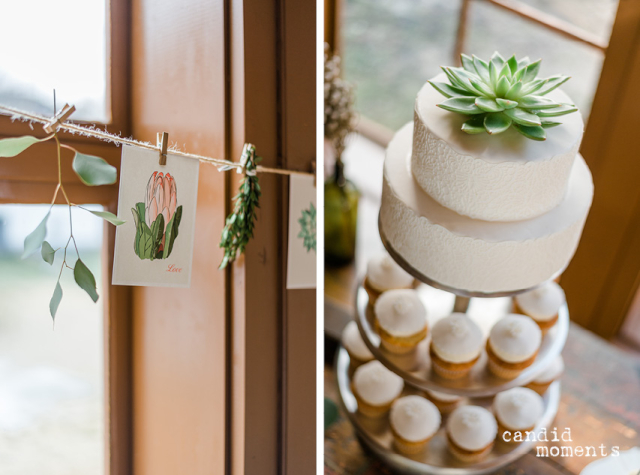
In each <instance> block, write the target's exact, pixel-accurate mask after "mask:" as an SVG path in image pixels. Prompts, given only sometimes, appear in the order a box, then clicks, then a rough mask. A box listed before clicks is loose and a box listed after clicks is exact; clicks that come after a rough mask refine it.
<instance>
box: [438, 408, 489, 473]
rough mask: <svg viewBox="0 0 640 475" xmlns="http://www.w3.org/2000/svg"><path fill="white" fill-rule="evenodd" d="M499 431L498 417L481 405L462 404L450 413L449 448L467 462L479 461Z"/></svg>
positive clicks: (486, 453)
mask: <svg viewBox="0 0 640 475" xmlns="http://www.w3.org/2000/svg"><path fill="white" fill-rule="evenodd" d="M497 433H498V424H497V423H496V418H495V417H494V416H493V414H491V412H489V411H487V410H486V409H485V408H484V407H480V406H461V407H459V408H458V409H456V410H455V411H453V412H452V413H451V414H450V415H449V419H448V420H447V439H448V441H449V450H450V451H451V453H452V454H453V455H455V456H456V457H457V458H458V459H460V460H461V461H463V462H466V463H474V462H479V461H480V460H482V459H483V458H485V457H486V456H487V455H488V454H489V452H491V449H492V448H493V444H494V442H495V439H496V435H497Z"/></svg>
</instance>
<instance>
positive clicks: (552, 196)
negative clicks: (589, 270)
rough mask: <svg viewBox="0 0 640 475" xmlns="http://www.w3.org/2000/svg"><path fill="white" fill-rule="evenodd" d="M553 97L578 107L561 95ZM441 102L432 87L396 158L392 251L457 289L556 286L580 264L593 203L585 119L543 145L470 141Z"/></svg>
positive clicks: (394, 151)
mask: <svg viewBox="0 0 640 475" xmlns="http://www.w3.org/2000/svg"><path fill="white" fill-rule="evenodd" d="M434 80H435V81H441V80H442V78H441V77H437V78H435V79H434ZM547 97H549V98H552V99H555V100H556V101H558V102H570V99H569V98H568V97H567V96H566V94H564V93H563V92H562V91H559V90H557V89H556V90H554V91H553V92H551V93H550V94H549V95H548V96H547ZM441 99H442V97H441V96H439V94H438V92H437V91H436V90H435V89H434V88H432V86H431V85H430V84H428V83H427V84H425V86H424V87H423V88H422V90H421V91H420V93H419V94H418V97H417V100H416V105H415V118H414V123H413V124H407V125H405V126H404V127H403V128H402V129H401V130H400V131H398V133H397V134H396V135H395V137H394V138H393V140H392V141H391V143H390V144H389V147H388V149H387V154H386V159H385V164H384V179H383V192H382V205H381V208H380V232H381V235H382V237H383V240H384V241H385V243H386V245H387V246H388V247H390V251H392V253H393V254H395V255H396V256H398V257H400V258H401V260H404V261H406V262H407V263H408V264H409V265H410V266H411V267H412V268H414V269H416V270H417V271H419V272H420V273H422V274H423V275H424V276H426V277H428V278H429V279H430V280H432V281H434V282H435V283H438V284H440V285H441V286H443V287H450V288H453V289H462V290H466V291H469V292H478V293H497V292H512V291H518V290H524V289H529V288H532V287H535V286H538V285H540V284H541V283H543V282H545V281H548V280H550V279H552V278H554V277H555V276H557V275H558V274H560V273H561V272H562V271H563V270H564V269H565V268H566V266H567V265H568V264H569V261H570V260H571V258H572V257H573V254H574V252H575V250H576V247H577V245H578V241H579V240H580V236H581V234H582V229H583V226H584V223H585V220H586V218H587V214H588V212H589V208H590V206H591V201H592V198H593V182H592V179H591V173H590V172H589V169H588V167H587V165H586V163H585V162H584V160H583V158H582V157H581V156H580V154H578V148H579V146H580V141H581V139H582V133H583V127H584V125H583V121H582V118H581V116H580V114H579V113H574V114H571V115H569V116H567V117H566V118H564V120H563V123H562V125H561V126H559V127H557V128H554V129H553V130H552V131H550V132H549V137H548V139H547V140H546V141H543V142H539V141H534V140H529V139H527V138H525V137H523V136H522V135H521V134H519V133H518V132H517V131H516V130H514V129H513V128H511V129H509V130H506V131H505V132H503V133H500V134H499V135H493V136H492V135H488V134H482V135H468V134H465V133H464V132H462V131H461V130H460V126H461V124H462V122H463V121H464V120H465V117H464V116H461V115H459V114H455V113H453V112H449V111H446V110H442V109H440V108H438V107H436V104H437V102H438V101H439V100H441ZM466 118H468V117H466Z"/></svg>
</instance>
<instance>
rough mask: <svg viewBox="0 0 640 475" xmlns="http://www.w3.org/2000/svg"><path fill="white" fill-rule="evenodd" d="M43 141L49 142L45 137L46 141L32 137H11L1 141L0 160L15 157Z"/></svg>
mask: <svg viewBox="0 0 640 475" xmlns="http://www.w3.org/2000/svg"><path fill="white" fill-rule="evenodd" d="M45 140H49V137H47V138H46V139H38V138H36V137H32V136H31V135H25V136H23V137H11V138H8V139H2V140H0V158H3V157H15V156H16V155H18V154H20V153H22V152H24V151H25V150H26V149H28V148H29V147H31V146H32V145H33V144H35V143H38V142H44V141H45Z"/></svg>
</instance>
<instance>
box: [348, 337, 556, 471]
mask: <svg viewBox="0 0 640 475" xmlns="http://www.w3.org/2000/svg"><path fill="white" fill-rule="evenodd" d="M349 364H350V361H349V354H348V353H347V351H346V350H345V349H344V348H342V347H341V348H340V349H339V350H338V355H337V357H336V376H337V378H338V390H339V393H340V398H341V402H342V406H343V408H344V410H345V412H346V413H347V416H348V417H349V420H350V421H351V423H352V424H353V426H354V427H355V429H356V431H357V433H358V435H359V436H360V439H361V440H362V441H363V442H364V443H365V444H366V445H367V446H368V447H369V448H370V449H371V450H372V451H373V452H374V453H375V454H376V455H377V456H378V458H380V459H381V460H382V461H383V462H384V463H385V464H387V465H388V466H389V467H390V468H392V470H393V473H403V474H410V475H429V474H430V475H481V474H488V473H493V472H494V471H496V470H497V469H499V468H500V467H503V466H505V465H507V464H509V463H511V462H513V461H514V460H516V459H517V458H519V457H521V456H522V455H524V454H526V453H527V452H528V451H529V450H531V448H532V447H533V446H534V445H535V442H532V441H531V442H522V443H520V444H513V443H512V444H507V443H506V442H503V441H501V440H499V441H496V444H495V447H494V448H493V450H492V451H491V453H490V454H489V455H488V457H487V458H486V459H484V460H483V461H481V462H478V463H475V464H464V463H462V462H460V461H458V460H457V459H456V458H455V457H454V456H453V455H451V453H450V452H449V449H448V447H447V436H446V433H445V430H444V428H443V427H444V424H445V423H446V416H444V417H443V426H442V427H441V428H440V430H439V431H438V432H437V433H436V435H435V436H434V437H433V438H432V439H431V440H430V441H429V445H428V447H427V450H426V451H425V452H424V453H423V454H419V455H412V456H405V455H401V454H399V453H398V452H396V451H395V450H394V449H393V435H392V434H391V431H390V429H389V423H388V418H387V417H386V416H385V417H382V418H379V419H372V418H369V417H366V416H363V415H361V414H360V413H358V403H357V402H356V399H355V397H354V395H353V393H352V392H351V388H350V387H351V377H350V373H349ZM416 392H417V391H416V390H414V389H412V388H410V387H406V386H405V394H415V393H416ZM543 400H544V404H545V411H544V414H543V416H542V419H541V421H540V423H539V424H538V426H537V427H536V431H535V432H537V431H538V430H539V429H541V428H542V427H548V426H549V425H550V424H551V423H552V422H553V419H554V418H555V415H556V413H557V412H558V405H559V401H560V383H559V382H555V383H553V384H552V385H551V386H550V388H549V390H548V391H547V392H546V394H545V396H544V398H543ZM473 404H476V405H482V406H485V407H487V406H490V405H491V398H483V399H474V400H473Z"/></svg>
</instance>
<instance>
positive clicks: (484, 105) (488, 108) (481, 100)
mask: <svg viewBox="0 0 640 475" xmlns="http://www.w3.org/2000/svg"><path fill="white" fill-rule="evenodd" d="M475 104H476V106H478V107H479V108H480V109H482V110H483V111H485V112H500V111H502V110H504V107H502V106H501V105H500V104H498V103H497V102H496V101H495V99H489V98H487V97H476V102H475Z"/></svg>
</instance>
